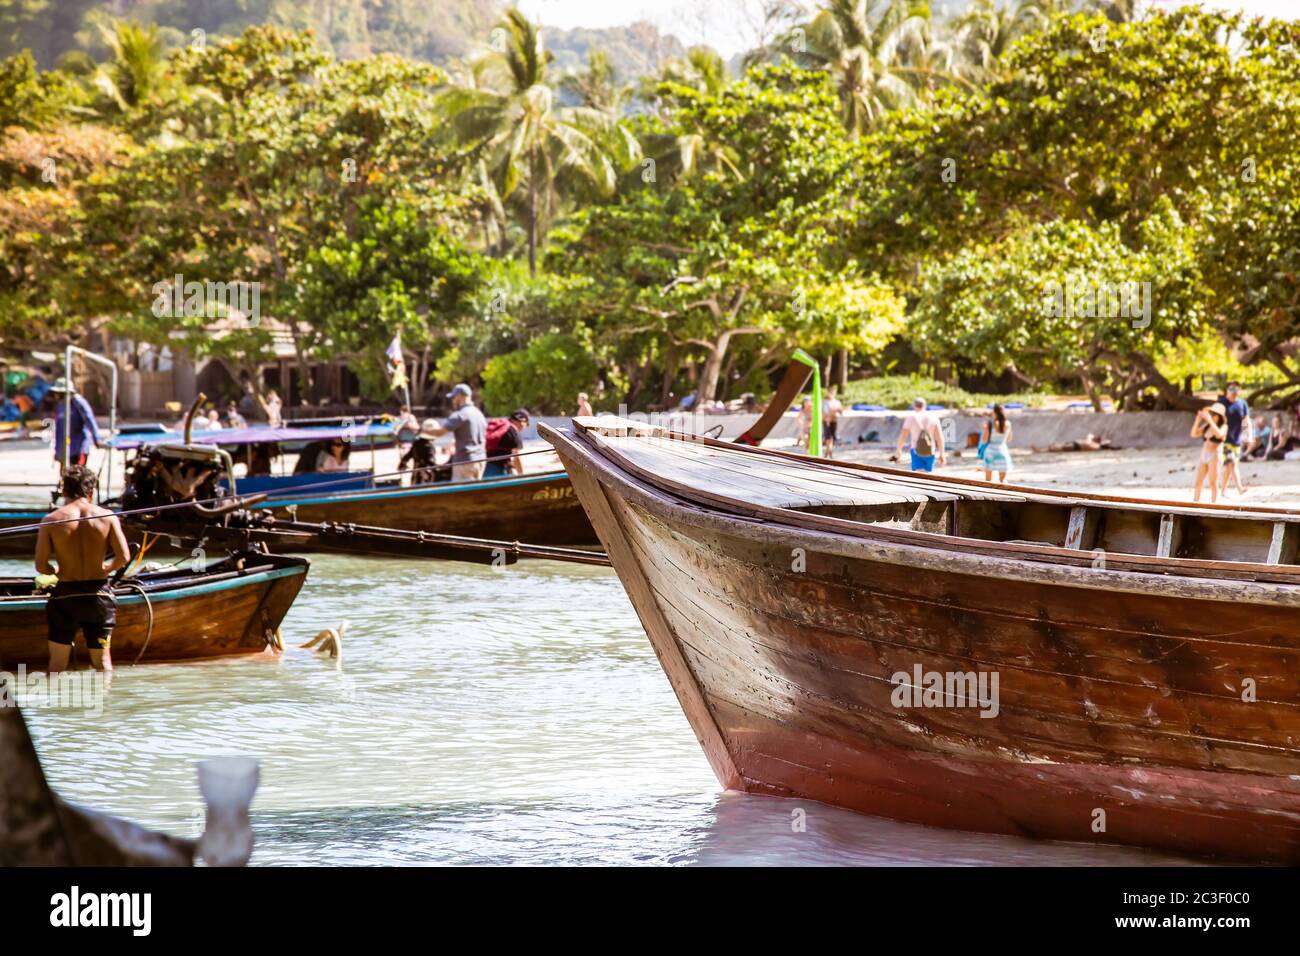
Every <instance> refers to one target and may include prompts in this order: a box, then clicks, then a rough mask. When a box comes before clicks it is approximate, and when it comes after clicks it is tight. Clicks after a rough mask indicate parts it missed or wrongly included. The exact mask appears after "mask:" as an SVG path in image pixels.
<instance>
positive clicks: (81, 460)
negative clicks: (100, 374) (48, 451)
mask: <svg viewBox="0 0 1300 956" xmlns="http://www.w3.org/2000/svg"><path fill="white" fill-rule="evenodd" d="M69 391H71V392H72V427H71V428H70V429H68V428H65V423H64V421H63V416H64V414H65V413H66V411H67V400H66V396H67V394H68V392H69ZM50 393H51V394H52V395H54V397H55V398H56V399H57V403H56V404H55V406H54V458H55V460H56V461H57V462H58V463H59V470H60V472H62V470H63V450H64V449H63V443H64V441H65V440H66V441H67V443H68V449H67V450H68V464H69V465H84V464H85V463H86V459H87V458H88V457H89V456H90V449H91V448H92V447H93V448H99V447H101V446H102V444H103V441H102V439H101V437H100V434H99V422H97V421H95V410H94V409H93V408H91V407H90V402H88V401H86V399H85V396H83V395H82V394H81V393H80V392H78V391H77V390H76V388H75V387H74V386H69V385H68V383H67V380H66V379H62V378H61V379H59V380H58V381H56V382H55V383H54V385H53V386H51V387H50Z"/></svg>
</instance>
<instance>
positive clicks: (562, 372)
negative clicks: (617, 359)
mask: <svg viewBox="0 0 1300 956" xmlns="http://www.w3.org/2000/svg"><path fill="white" fill-rule="evenodd" d="M599 375H600V369H599V367H598V366H597V365H596V361H595V359H593V358H592V356H591V350H590V349H589V348H588V346H587V345H586V343H584V342H582V341H580V340H579V339H577V338H575V337H574V336H572V335H566V334H564V333H562V332H548V333H546V334H544V335H540V336H538V337H537V338H535V339H533V340H532V341H531V342H529V343H528V345H527V347H526V348H524V349H522V350H520V351H518V352H507V353H506V354H504V355H497V356H495V357H494V358H492V360H491V361H489V362H488V363H487V367H486V368H485V369H484V370H483V400H484V402H485V403H486V404H487V408H488V412H489V413H491V414H493V415H507V414H509V413H510V412H511V411H513V410H514V409H516V408H527V409H529V410H530V411H532V412H533V413H534V414H545V415H558V414H563V413H565V412H568V413H572V412H573V410H574V405H575V400H576V396H577V394H578V393H579V392H583V391H586V392H595V391H596V386H597V383H598V381H599Z"/></svg>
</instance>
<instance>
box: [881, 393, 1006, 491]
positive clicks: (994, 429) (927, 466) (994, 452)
mask: <svg viewBox="0 0 1300 956" xmlns="http://www.w3.org/2000/svg"><path fill="white" fill-rule="evenodd" d="M1011 435H1012V427H1011V422H1010V420H1009V419H1008V418H1007V412H1006V409H1005V408H1003V407H1002V405H1001V404H995V405H994V406H993V409H992V414H991V415H990V417H989V419H988V420H987V421H986V422H985V423H984V424H983V426H982V427H981V428H980V435H979V445H978V449H977V451H976V458H977V459H978V461H979V463H980V466H981V467H982V468H983V469H984V480H985V481H992V480H993V476H994V475H995V474H996V475H997V476H998V481H1000V482H1005V481H1006V480H1007V475H1008V474H1010V473H1011V467H1012V460H1011ZM905 450H906V451H907V452H908V453H909V455H910V457H911V469H912V471H926V472H931V471H934V466H935V465H936V464H939V465H945V464H947V461H948V456H947V448H946V444H945V441H944V437H943V428H942V427H941V426H940V424H939V418H938V416H936V415H935V414H934V412H931V411H929V410H928V403H927V402H926V400H925V399H924V398H922V397H920V396H917V397H916V398H915V399H913V400H912V411H911V412H909V413H908V416H907V417H906V418H905V419H903V427H902V429H901V430H900V431H899V433H898V443H897V445H896V447H895V449H894V455H893V457H892V458H891V459H890V460H891V461H899V460H901V459H902V457H903V452H904V451H905Z"/></svg>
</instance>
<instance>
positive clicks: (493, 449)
mask: <svg viewBox="0 0 1300 956" xmlns="http://www.w3.org/2000/svg"><path fill="white" fill-rule="evenodd" d="M511 427H512V426H511V424H510V419H508V418H489V419H488V421H487V432H486V436H487V437H486V444H487V456H488V457H489V458H492V457H493V456H495V455H496V453H497V448H498V447H499V446H500V445H501V439H502V438H504V437H505V434H506V432H508V431H510V429H511Z"/></svg>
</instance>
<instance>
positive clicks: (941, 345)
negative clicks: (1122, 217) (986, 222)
mask: <svg viewBox="0 0 1300 956" xmlns="http://www.w3.org/2000/svg"><path fill="white" fill-rule="evenodd" d="M1138 235H1139V241H1138V242H1137V243H1135V244H1134V245H1132V246H1130V245H1128V244H1126V243H1125V241H1124V239H1123V237H1122V235H1121V232H1120V228H1119V226H1118V224H1116V223H1105V224H1102V225H1100V226H1091V225H1089V224H1087V223H1085V222H1082V221H1080V220H1065V219H1062V220H1056V221H1052V222H1046V223H1038V224H1034V225H1029V226H1025V227H1023V228H1021V229H1019V230H1015V231H1012V232H1011V233H1009V234H1008V235H1007V236H1006V237H1005V238H1003V239H1001V240H999V241H997V242H994V243H971V244H968V245H967V246H965V247H963V248H962V250H961V251H960V252H958V253H956V254H955V255H953V256H951V257H949V258H945V259H934V260H930V261H929V262H928V263H927V265H926V266H925V267H924V268H923V270H922V274H921V279H920V282H919V283H918V289H917V293H918V305H917V308H916V312H915V314H914V316H913V324H912V326H911V334H912V336H913V341H914V343H915V346H916V347H917V348H918V349H919V350H920V351H921V353H922V354H925V355H928V356H932V357H936V358H946V359H949V360H957V359H960V360H965V361H969V362H976V363H979V364H980V365H983V366H984V367H986V368H996V369H1009V370H1011V371H1013V372H1015V373H1016V374H1018V375H1019V376H1020V377H1021V378H1022V379H1023V380H1024V381H1026V382H1027V383H1029V384H1031V385H1037V384H1039V383H1041V382H1043V381H1050V380H1054V379H1057V378H1062V377H1070V378H1077V379H1078V380H1079V381H1081V382H1082V383H1083V384H1084V387H1085V389H1086V390H1087V392H1088V394H1089V395H1090V396H1091V397H1092V398H1093V401H1094V402H1095V403H1096V404H1097V405H1098V408H1100V395H1101V394H1102V393H1103V389H1106V390H1109V391H1110V392H1111V393H1112V394H1114V395H1116V396H1117V397H1118V398H1119V400H1120V402H1127V401H1130V400H1133V399H1136V398H1137V396H1139V395H1141V394H1142V392H1143V391H1144V390H1145V389H1147V388H1157V389H1162V390H1163V391H1164V392H1165V397H1166V399H1168V400H1175V401H1176V400H1177V390H1176V389H1175V388H1173V387H1172V386H1170V385H1169V383H1168V382H1167V381H1166V380H1165V379H1164V378H1163V376H1162V375H1160V373H1159V371H1158V369H1157V367H1156V363H1155V362H1154V360H1153V356H1155V355H1156V354H1158V353H1159V351H1160V349H1161V347H1162V346H1163V345H1164V344H1165V343H1171V342H1176V341H1178V340H1179V339H1180V338H1182V337H1184V336H1193V337H1195V336H1197V335H1199V334H1201V332H1202V329H1203V327H1204V326H1203V324H1204V323H1205V322H1206V319H1207V317H1206V315H1205V312H1204V306H1203V303H1204V298H1205V296H1204V290H1203V289H1202V288H1201V286H1200V271H1199V262H1198V260H1197V257H1196V250H1195V248H1194V244H1193V242H1192V241H1191V238H1192V237H1191V234H1190V233H1189V232H1188V231H1187V230H1185V229H1183V228H1182V223H1181V220H1179V218H1178V216H1177V214H1176V213H1174V212H1173V211H1172V209H1165V210H1163V211H1162V212H1160V213H1159V214H1157V215H1155V216H1153V217H1152V218H1151V219H1150V220H1148V221H1147V222H1144V223H1142V224H1141V227H1140V228H1139V229H1138ZM1125 295H1128V296H1129V297H1130V298H1128V299H1125V298H1124V296H1125Z"/></svg>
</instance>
